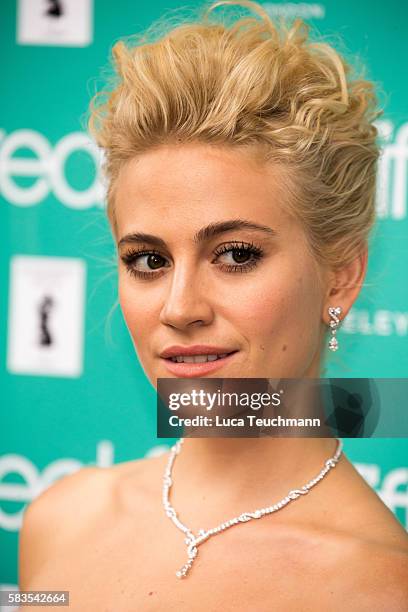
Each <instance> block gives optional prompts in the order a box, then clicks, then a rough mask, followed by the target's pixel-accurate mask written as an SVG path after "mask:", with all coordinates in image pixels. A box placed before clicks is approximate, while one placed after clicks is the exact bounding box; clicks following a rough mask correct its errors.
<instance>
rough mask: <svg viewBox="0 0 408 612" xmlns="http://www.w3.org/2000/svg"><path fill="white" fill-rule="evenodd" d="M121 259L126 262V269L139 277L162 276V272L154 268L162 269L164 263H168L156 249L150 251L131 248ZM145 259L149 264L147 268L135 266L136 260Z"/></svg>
mask: <svg viewBox="0 0 408 612" xmlns="http://www.w3.org/2000/svg"><path fill="white" fill-rule="evenodd" d="M121 259H122V261H123V263H124V264H125V266H126V270H127V271H128V272H129V274H131V275H132V276H136V277H139V278H152V277H153V276H161V273H158V272H154V270H160V269H161V268H162V267H163V264H165V263H166V259H165V258H164V257H163V256H162V255H160V253H159V252H158V251H155V250H154V249H152V250H150V251H147V250H146V251H145V250H140V251H136V250H131V251H129V252H128V253H126V254H125V255H122V256H121ZM143 259H144V260H145V261H144V263H145V265H146V266H147V270H140V269H138V268H136V267H135V264H136V262H139V260H140V261H142V260H143ZM167 267H168V266H167Z"/></svg>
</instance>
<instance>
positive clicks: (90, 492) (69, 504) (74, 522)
mask: <svg viewBox="0 0 408 612" xmlns="http://www.w3.org/2000/svg"><path fill="white" fill-rule="evenodd" d="M112 481H113V475H112V472H111V471H110V468H108V469H105V468H99V467H94V466H86V467H83V468H81V469H79V470H78V471H76V472H74V473H73V474H69V475H66V476H63V477H62V478H60V479H59V480H57V481H56V482H54V483H53V484H52V485H50V486H49V487H48V488H47V489H46V490H45V491H43V492H42V493H40V495H38V497H36V498H35V499H34V500H33V501H32V502H31V503H30V504H29V505H28V506H27V507H26V509H25V511H24V514H23V523H22V526H21V529H20V533H19V588H20V589H22V590H26V589H27V588H28V585H29V583H30V581H31V578H32V577H33V576H34V575H35V574H36V573H37V571H39V569H40V568H41V567H42V565H43V564H44V563H45V562H46V561H47V559H48V558H50V557H51V556H52V555H53V553H54V551H55V550H57V549H58V547H59V546H61V545H64V544H65V543H67V542H68V541H69V540H70V539H73V538H75V537H78V536H80V534H81V530H83V529H84V528H85V526H86V524H87V523H88V522H89V520H90V519H91V518H92V516H95V514H96V513H98V512H101V511H102V508H103V506H104V503H105V500H106V499H107V497H108V490H109V486H110V483H111V482H112Z"/></svg>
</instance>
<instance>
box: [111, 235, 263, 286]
mask: <svg viewBox="0 0 408 612" xmlns="http://www.w3.org/2000/svg"><path fill="white" fill-rule="evenodd" d="M214 254H215V255H216V258H215V260H213V261H212V262H211V263H214V264H216V265H217V266H218V267H219V268H220V269H221V270H223V271H225V272H230V273H234V272H249V271H250V270H251V269H253V268H254V267H255V266H256V265H257V263H258V261H259V260H260V259H261V258H262V257H263V251H262V249H260V248H259V247H257V246H255V245H254V244H253V243H245V242H229V243H225V244H222V245H220V246H219V247H218V248H217V249H216V250H215V251H214ZM227 255H228V257H225V259H227V260H228V259H229V263H223V262H221V263H217V262H218V260H219V259H221V258H222V257H224V256H227ZM231 257H232V260H231V259H230V258H231ZM121 259H122V261H123V263H124V264H125V266H126V270H127V271H128V272H129V274H131V275H132V276H135V277H137V278H142V279H153V278H158V277H159V276H162V274H163V273H164V272H163V268H166V267H167V268H168V267H169V266H170V264H169V262H168V260H167V259H166V257H164V256H163V255H161V254H160V253H159V252H158V251H156V250H154V249H152V250H139V251H137V250H131V251H129V252H127V253H126V254H124V255H122V256H121ZM143 260H144V262H143ZM142 263H144V266H145V269H141V267H142V265H141V264H142ZM136 264H137V267H136ZM146 268H147V269H146Z"/></svg>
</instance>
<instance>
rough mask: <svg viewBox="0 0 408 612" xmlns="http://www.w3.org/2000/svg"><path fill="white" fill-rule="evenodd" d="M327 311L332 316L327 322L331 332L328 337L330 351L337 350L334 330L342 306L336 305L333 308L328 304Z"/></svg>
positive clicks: (337, 344)
mask: <svg viewBox="0 0 408 612" xmlns="http://www.w3.org/2000/svg"><path fill="white" fill-rule="evenodd" d="M328 312H329V315H330V316H331V318H332V320H331V321H330V323H329V325H330V328H331V333H332V337H331V338H330V342H329V349H330V350H331V351H337V349H338V348H339V343H338V341H337V338H336V331H337V328H338V326H339V324H340V319H339V317H338V315H340V314H341V313H342V308H341V306H337V307H336V308H334V307H333V306H330V307H329V308H328Z"/></svg>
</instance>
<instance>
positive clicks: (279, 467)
mask: <svg viewBox="0 0 408 612" xmlns="http://www.w3.org/2000/svg"><path fill="white" fill-rule="evenodd" d="M336 449H337V440H336V439H334V438H245V439H242V438H185V439H184V442H183V444H182V446H181V449H180V453H179V454H178V455H176V459H175V462H174V465H173V480H174V487H173V489H174V490H173V489H172V499H173V503H174V506H175V508H176V509H179V510H180V512H182V514H183V516H184V518H185V520H186V523H187V524H188V525H191V527H192V528H194V525H195V524H196V522H197V521H198V522H200V520H201V521H202V520H203V521H205V523H206V524H209V525H211V524H212V523H216V522H217V521H218V522H219V521H223V520H226V519H227V518H231V516H235V515H237V514H239V513H241V512H244V511H250V510H255V509H257V508H261V507H265V506H268V505H271V504H273V503H275V502H277V501H279V500H280V499H282V498H283V497H285V496H286V495H287V494H288V493H289V491H290V490H292V489H296V488H299V487H301V486H303V485H304V484H306V483H307V482H309V480H311V479H313V478H315V476H317V475H318V473H319V472H320V470H321V469H322V468H323V467H324V465H325V461H326V460H327V459H329V458H330V457H332V456H333V455H334V453H335V452H336ZM323 480H325V479H323ZM319 486H321V483H318V484H317V485H316V488H318V487H319ZM313 490H314V489H313ZM284 512H287V510H285V511H284ZM189 521H190V522H189Z"/></svg>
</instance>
